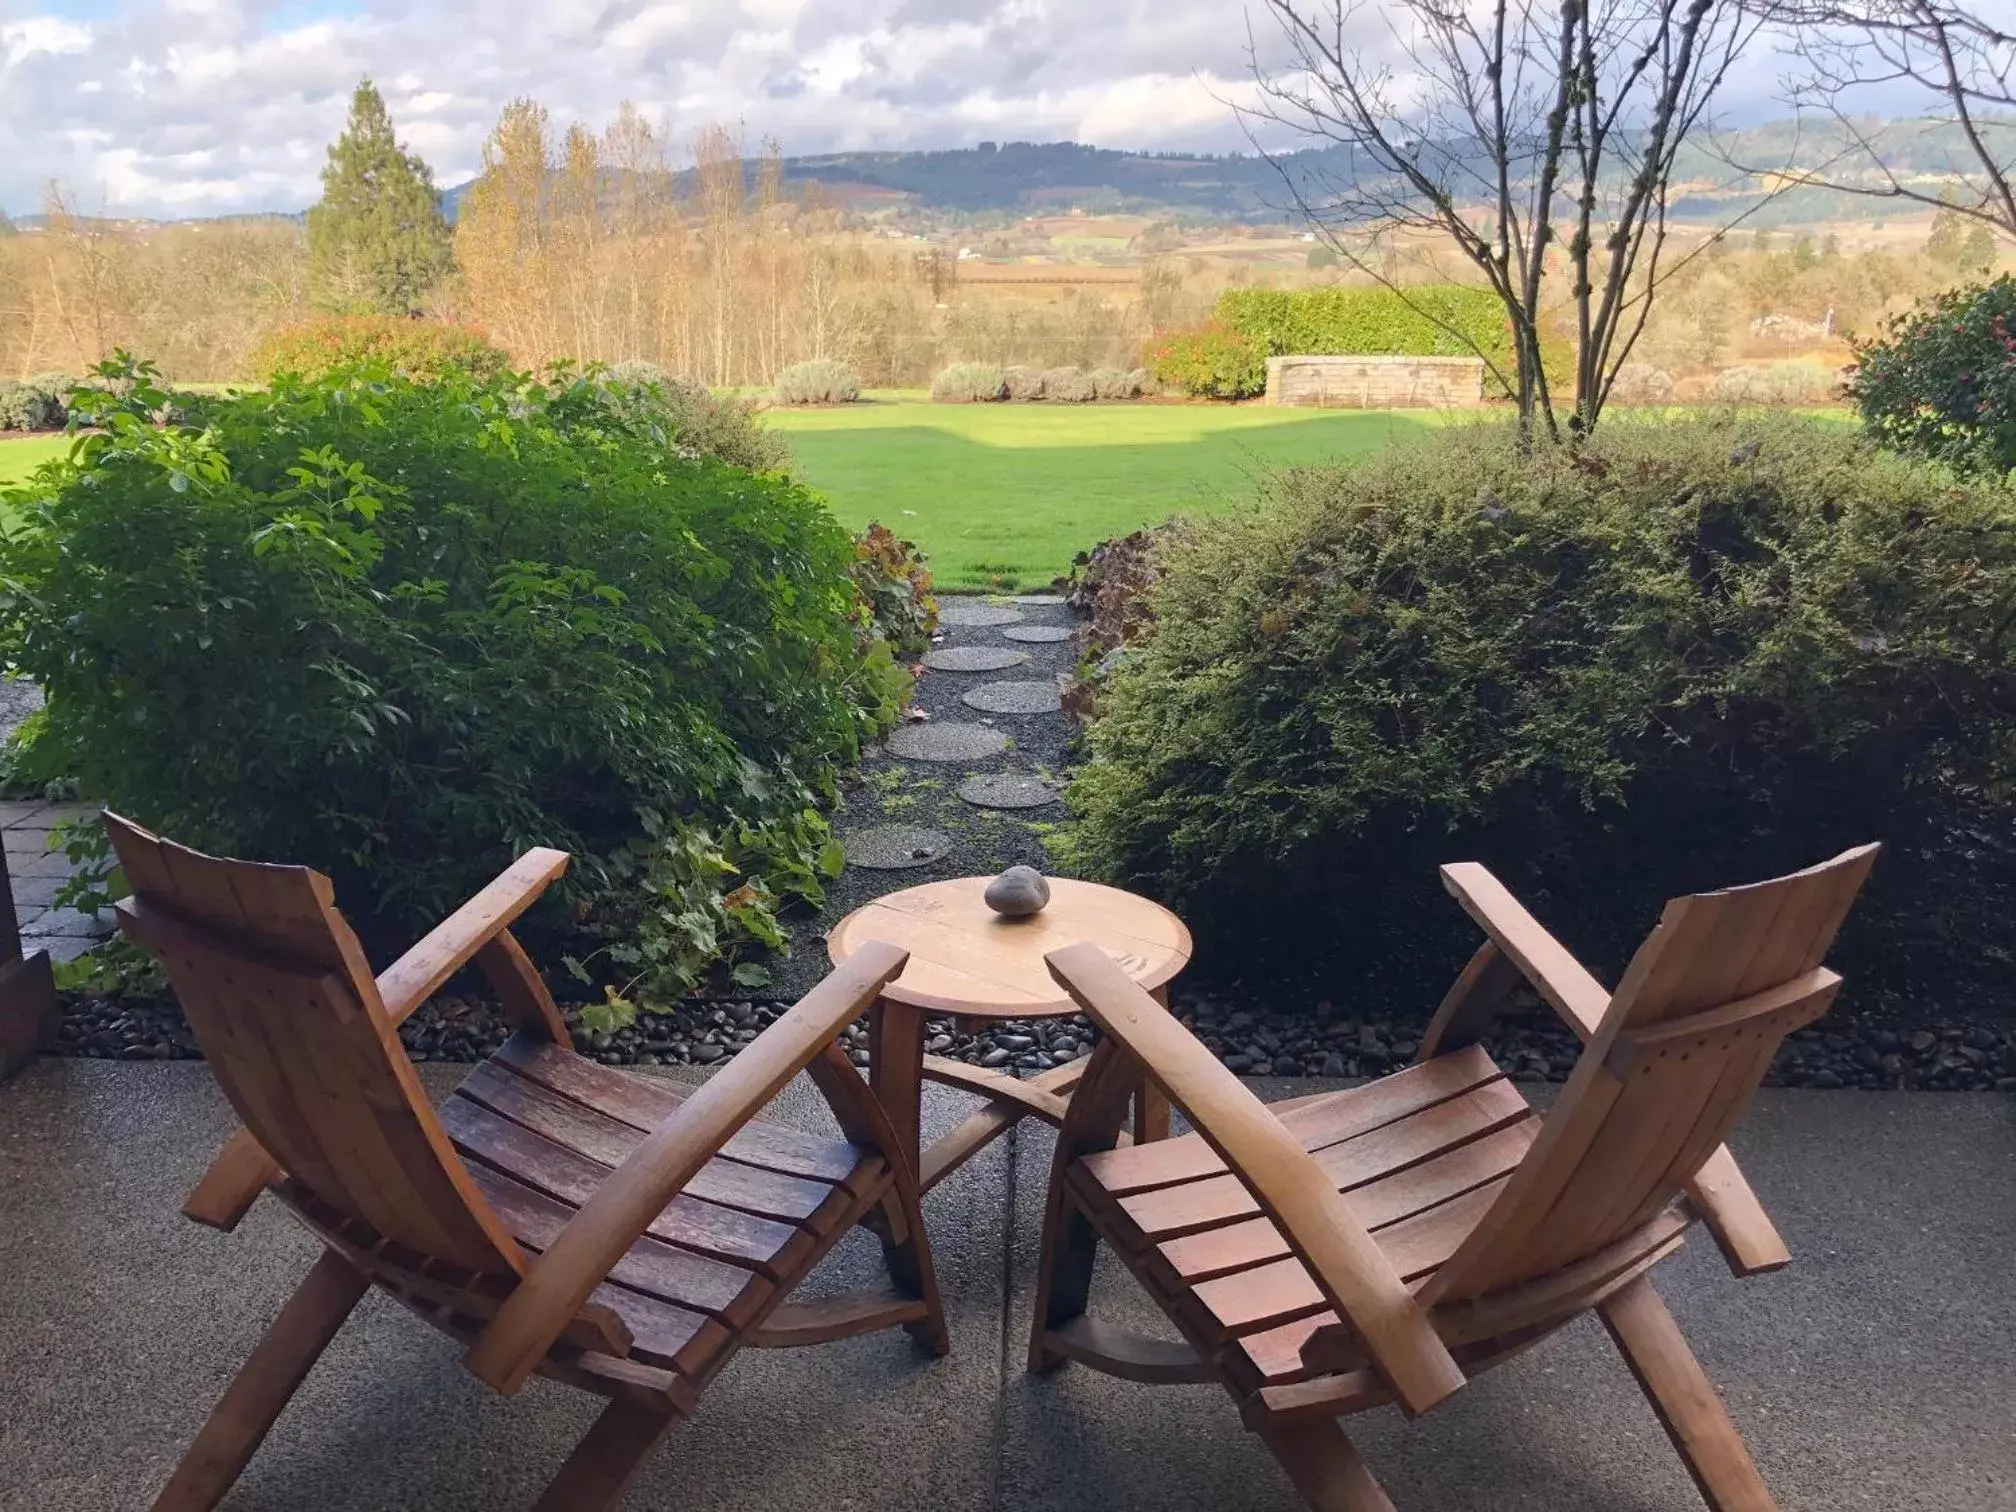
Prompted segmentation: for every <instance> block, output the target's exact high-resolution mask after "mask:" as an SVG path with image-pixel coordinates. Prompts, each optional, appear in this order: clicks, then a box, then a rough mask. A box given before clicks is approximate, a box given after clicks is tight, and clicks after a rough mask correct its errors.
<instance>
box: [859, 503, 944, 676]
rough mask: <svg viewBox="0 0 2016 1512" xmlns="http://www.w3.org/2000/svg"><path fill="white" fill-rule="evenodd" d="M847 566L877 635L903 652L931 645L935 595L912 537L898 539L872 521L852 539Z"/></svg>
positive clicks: (915, 653) (923, 649)
mask: <svg viewBox="0 0 2016 1512" xmlns="http://www.w3.org/2000/svg"><path fill="white" fill-rule="evenodd" d="M849 570H850V571H851V572H852V574H853V578H854V586H855V588H856V590H857V591H858V592H859V593H860V595H861V601H862V602H863V603H864V604H866V605H867V606H868V615H869V619H870V621H871V623H872V624H873V626H874V631H875V634H876V635H877V636H878V637H879V638H881V639H882V640H885V641H887V642H888V643H889V645H890V646H891V648H893V649H894V650H897V651H900V652H902V653H903V654H905V655H906V656H921V655H923V653H924V652H926V651H928V650H930V649H931V635H932V632H933V631H935V630H936V629H937V628H938V600H937V598H936V597H935V596H934V595H933V594H932V592H931V569H930V567H929V566H928V565H927V564H926V561H925V557H924V553H923V552H921V551H919V550H918V549H917V543H916V542H915V541H904V540H899V539H898V538H897V536H896V533H895V532H894V531H893V530H891V529H890V528H889V527H888V526H887V525H881V524H874V523H871V524H870V525H869V526H868V528H867V529H866V530H864V531H863V532H862V533H861V534H860V535H858V536H856V537H855V538H854V564H853V566H852V568H850V569H849Z"/></svg>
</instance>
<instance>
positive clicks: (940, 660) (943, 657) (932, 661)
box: [924, 646, 1029, 672]
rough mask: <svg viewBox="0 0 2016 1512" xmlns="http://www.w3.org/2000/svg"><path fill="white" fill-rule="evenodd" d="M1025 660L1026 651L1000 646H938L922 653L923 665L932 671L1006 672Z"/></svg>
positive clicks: (1027, 655)
mask: <svg viewBox="0 0 2016 1512" xmlns="http://www.w3.org/2000/svg"><path fill="white" fill-rule="evenodd" d="M1027 660H1029V653H1028V652H1027V651H1010V650H1008V649H1006V648H1005V647H1002V646H939V647H938V648H937V649H936V650H932V651H926V652H925V653H924V665H925V666H927V667H929V668H930V669H931V670H932V671H933V672H1006V671H1007V670H1008V669H1009V668H1010V667H1019V666H1021V665H1022V664H1023V663H1024V662H1026V661H1027Z"/></svg>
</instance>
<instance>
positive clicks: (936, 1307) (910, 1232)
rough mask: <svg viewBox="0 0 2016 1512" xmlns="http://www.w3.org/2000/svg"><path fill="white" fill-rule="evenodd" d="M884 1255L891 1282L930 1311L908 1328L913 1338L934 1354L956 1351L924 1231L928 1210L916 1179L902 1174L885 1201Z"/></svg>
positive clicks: (883, 1217)
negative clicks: (925, 1209)
mask: <svg viewBox="0 0 2016 1512" xmlns="http://www.w3.org/2000/svg"><path fill="white" fill-rule="evenodd" d="M880 1228H881V1233H882V1255H883V1259H884V1261H885V1262H886V1264H887V1265H888V1268H889V1276H890V1279H891V1280H893V1281H894V1282H895V1283H896V1284H897V1285H898V1286H899V1287H901V1288H902V1289H903V1290H904V1291H906V1292H908V1293H909V1294H910V1295H911V1296H913V1297H920V1298H922V1299H923V1302H924V1305H925V1307H926V1308H928V1309H929V1311H928V1312H926V1313H925V1315H924V1316H923V1317H922V1318H920V1319H919V1320H918V1321H917V1322H915V1323H906V1324H904V1325H903V1326H904V1328H905V1329H906V1330H907V1331H908V1332H909V1334H910V1337H911V1338H913V1339H915V1340H916V1341H917V1342H918V1343H919V1344H922V1345H923V1346H924V1347H925V1348H926V1349H928V1350H930V1351H931V1353H933V1354H934V1355H946V1354H950V1353H951V1352H952V1335H951V1334H950V1332H948V1331H947V1329H946V1327H945V1304H944V1302H943V1301H942V1300H941V1299H940V1298H939V1295H938V1272H937V1270H936V1268H935V1267H934V1266H933V1265H932V1263H931V1240H930V1237H929V1235H927V1234H926V1232H925V1230H924V1208H923V1204H922V1203H921V1202H920V1201H919V1198H918V1191H917V1181H916V1178H915V1177H914V1176H913V1175H911V1173H910V1172H908V1171H899V1172H898V1173H897V1175H896V1179H895V1181H894V1182H893V1183H892V1184H891V1185H890V1188H889V1192H888V1195H887V1196H885V1197H884V1198H883V1199H882V1222H881V1224H880Z"/></svg>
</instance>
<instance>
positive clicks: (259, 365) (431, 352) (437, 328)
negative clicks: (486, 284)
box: [251, 315, 511, 383]
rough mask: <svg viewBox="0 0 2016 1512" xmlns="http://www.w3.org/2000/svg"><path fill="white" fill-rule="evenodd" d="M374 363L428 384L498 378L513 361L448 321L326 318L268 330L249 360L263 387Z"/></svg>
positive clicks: (473, 332) (478, 333) (465, 328)
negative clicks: (454, 377)
mask: <svg viewBox="0 0 2016 1512" xmlns="http://www.w3.org/2000/svg"><path fill="white" fill-rule="evenodd" d="M371 362H377V363H383V364H384V365H385V366H386V367H388V368H390V369H391V370H392V371H393V372H395V373H397V374H399V375H400V376H401V377H404V378H411V379H414V380H417V381H419V382H423V383H424V382H433V381H435V380H437V379H441V378H445V377H447V376H448V375H449V374H451V373H454V374H463V375H466V376H468V377H470V378H475V379H478V380H481V379H486V378H497V377H500V376H502V375H503V374H504V373H505V372H506V371H508V370H509V368H510V366H511V357H510V354H509V353H508V352H506V351H505V350H504V349H503V348H502V347H500V346H498V345H497V344H496V343H494V342H492V341H491V340H490V338H489V337H487V336H485V335H484V334H483V333H482V332H481V331H478V330H475V329H473V328H472V327H470V326H463V325H455V324H452V323H451V322H448V321H445V320H412V319H409V318H407V317H406V316H403V315H325V316H321V317H319V318H317V319H315V320H310V321H307V322H305V323H304V324H301V325H296V326H287V327H284V328H282V329H280V330H277V331H272V332H269V333H268V334H267V335H266V337H265V339H264V340H262V341H261V342H260V343H259V345H258V346H257V347H256V348H254V349H253V352H252V358H251V363H252V372H253V375H254V376H255V377H256V378H258V379H259V381H260V382H262V383H268V382H271V381H272V380H273V379H274V378H276V377H278V376H279V375H280V374H282V373H285V374H289V375H291V376H293V377H296V378H311V379H312V378H320V377H321V376H323V375H324V374H325V373H332V372H335V371H337V370H339V369H342V368H348V367H354V366H356V365H358V364H360V363H371Z"/></svg>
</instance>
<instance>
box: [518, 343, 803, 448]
mask: <svg viewBox="0 0 2016 1512" xmlns="http://www.w3.org/2000/svg"><path fill="white" fill-rule="evenodd" d="M552 378H553V381H554V382H555V383H556V384H558V383H563V382H572V381H581V382H586V383H588V384H591V385H592V386H593V388H594V390H595V396H596V398H597V399H598V400H599V401H600V402H601V403H602V404H603V405H604V406H605V407H606V408H607V410H608V411H609V414H610V417H611V418H612V419H613V420H615V421H617V422H619V423H621V424H622V425H623V426H624V427H625V428H626V429H628V430H630V431H631V432H632V433H634V434H636V435H638V436H639V437H640V438H642V439H645V440H650V441H655V442H657V443H658V444H659V445H661V446H669V447H671V448H672V449H673V450H674V451H676V452H678V453H679V455H680V456H682V457H712V458H714V459H715V460H716V461H720V462H726V463H729V464H730V465H732V466H735V467H746V468H748V469H749V470H750V471H751V472H781V471H783V470H785V469H787V468H789V467H790V465H791V444H790V442H788V441H787V440H786V439H785V438H784V437H783V435H781V434H780V433H779V432H777V431H774V430H771V429H770V428H769V427H768V426H766V425H764V424H763V421H762V419H761V417H760V416H758V414H757V412H756V406H755V405H754V404H751V403H749V402H748V401H746V400H741V399H734V398H727V399H723V398H718V397H716V396H715V394H714V393H713V392H712V391H711V390H710V389H709V388H708V387H707V385H706V384H704V383H701V382H698V381H697V380H695V379H692V378H675V377H672V376H671V375H669V374H668V373H666V371H665V370H664V369H663V368H661V367H659V366H658V365H657V364H656V363H652V362H619V363H617V364H616V365H615V366H614V367H612V368H608V369H598V368H590V369H588V371H587V373H586V374H585V375H582V377H581V378H580V379H579V380H576V379H575V377H574V375H573V373H572V371H571V370H569V369H567V368H564V367H563V368H558V369H555V371H554V373H553V374H552Z"/></svg>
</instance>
